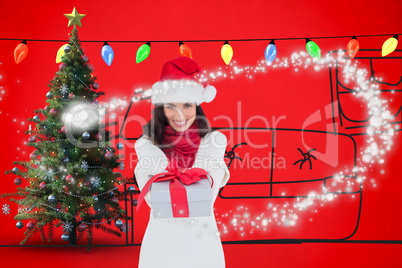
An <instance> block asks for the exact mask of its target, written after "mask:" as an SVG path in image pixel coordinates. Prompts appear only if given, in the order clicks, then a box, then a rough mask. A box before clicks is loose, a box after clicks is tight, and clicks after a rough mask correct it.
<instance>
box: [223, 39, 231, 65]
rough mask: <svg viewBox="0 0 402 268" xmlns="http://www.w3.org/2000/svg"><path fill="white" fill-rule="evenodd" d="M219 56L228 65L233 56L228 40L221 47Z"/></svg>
mask: <svg viewBox="0 0 402 268" xmlns="http://www.w3.org/2000/svg"><path fill="white" fill-rule="evenodd" d="M221 56H222V59H223V61H224V62H225V63H226V65H229V63H230V61H231V60H232V58H233V49H232V47H231V46H230V45H229V42H228V41H226V42H225V44H224V45H223V46H222V48H221Z"/></svg>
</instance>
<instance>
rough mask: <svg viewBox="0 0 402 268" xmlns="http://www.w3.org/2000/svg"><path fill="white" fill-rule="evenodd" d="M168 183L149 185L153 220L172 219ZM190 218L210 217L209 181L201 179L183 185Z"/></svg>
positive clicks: (210, 192)
mask: <svg viewBox="0 0 402 268" xmlns="http://www.w3.org/2000/svg"><path fill="white" fill-rule="evenodd" d="M169 184H170V180H169V181H161V182H154V183H152V185H151V202H152V207H153V216H154V218H173V211H172V203H171V200H170V191H169ZM183 186H184V187H185V188H186V192H187V203H188V210H189V213H190V217H206V216H211V201H212V189H211V184H210V183H209V180H207V179H201V180H200V181H197V182H195V183H193V184H190V185H184V184H183Z"/></svg>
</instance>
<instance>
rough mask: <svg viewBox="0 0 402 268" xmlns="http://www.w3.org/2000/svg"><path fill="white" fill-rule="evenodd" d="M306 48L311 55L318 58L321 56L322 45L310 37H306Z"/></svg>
mask: <svg viewBox="0 0 402 268" xmlns="http://www.w3.org/2000/svg"><path fill="white" fill-rule="evenodd" d="M306 50H307V52H308V54H310V56H311V57H313V58H317V59H318V60H319V59H320V58H321V49H320V47H319V46H318V45H317V44H316V43H314V42H313V41H311V40H310V39H308V38H306Z"/></svg>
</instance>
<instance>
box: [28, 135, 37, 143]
mask: <svg viewBox="0 0 402 268" xmlns="http://www.w3.org/2000/svg"><path fill="white" fill-rule="evenodd" d="M28 142H36V138H35V136H31V137H29V139H28Z"/></svg>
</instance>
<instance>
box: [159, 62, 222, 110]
mask: <svg viewBox="0 0 402 268" xmlns="http://www.w3.org/2000/svg"><path fill="white" fill-rule="evenodd" d="M200 72H201V67H200V66H199V65H198V63H196V62H195V61H194V60H192V59H190V58H188V57H178V58H175V59H173V60H170V61H168V62H166V63H165V64H164V65H163V68H162V73H161V77H160V81H158V82H156V83H155V84H153V86H152V94H151V101H152V103H153V104H157V103H172V102H178V103H187V102H190V103H196V104H197V105H200V104H201V103H203V102H207V103H208V102H211V101H212V100H213V99H214V98H215V96H216V88H215V87H213V86H211V85H205V86H204V85H202V84H201V83H198V82H196V81H195V79H194V76H195V75H197V74H198V73H200Z"/></svg>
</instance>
